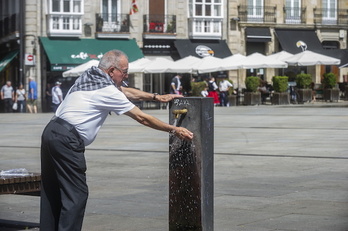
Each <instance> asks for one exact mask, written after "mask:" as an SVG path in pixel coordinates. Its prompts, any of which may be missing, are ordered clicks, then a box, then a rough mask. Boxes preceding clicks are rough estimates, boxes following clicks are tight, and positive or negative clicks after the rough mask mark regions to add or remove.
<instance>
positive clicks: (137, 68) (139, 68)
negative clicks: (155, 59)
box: [128, 58, 151, 73]
mask: <svg viewBox="0 0 348 231" xmlns="http://www.w3.org/2000/svg"><path fill="white" fill-rule="evenodd" d="M150 63H151V60H150V59H148V58H141V59H137V60H135V61H133V62H130V63H129V67H128V72H129V73H136V72H143V70H144V69H145V67H146V66H147V65H149V64H150Z"/></svg>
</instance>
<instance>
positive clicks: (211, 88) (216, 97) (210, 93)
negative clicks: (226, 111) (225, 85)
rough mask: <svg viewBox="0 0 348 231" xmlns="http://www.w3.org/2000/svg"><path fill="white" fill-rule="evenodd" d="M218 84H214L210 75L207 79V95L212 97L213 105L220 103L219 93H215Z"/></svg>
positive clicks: (213, 79)
mask: <svg viewBox="0 0 348 231" xmlns="http://www.w3.org/2000/svg"><path fill="white" fill-rule="evenodd" d="M217 90H218V86H217V85H216V82H215V78H214V77H211V78H210V79H209V81H208V97H212V98H214V106H218V105H220V100H219V95H218V93H217Z"/></svg>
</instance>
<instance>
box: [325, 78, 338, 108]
mask: <svg viewBox="0 0 348 231" xmlns="http://www.w3.org/2000/svg"><path fill="white" fill-rule="evenodd" d="M322 84H323V87H324V90H323V98H324V100H325V101H328V100H329V101H331V102H333V101H337V102H338V100H339V96H340V90H339V89H338V88H336V84H337V76H336V75H335V74H334V73H332V72H330V73H325V74H324V78H323V81H322Z"/></svg>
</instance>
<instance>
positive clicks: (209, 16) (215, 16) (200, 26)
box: [189, 0, 223, 36]
mask: <svg viewBox="0 0 348 231" xmlns="http://www.w3.org/2000/svg"><path fill="white" fill-rule="evenodd" d="M222 6H223V0H190V1H189V9H190V11H189V12H190V23H191V27H190V28H191V30H192V31H190V33H191V34H193V35H202V36H206V35H207V36H209V35H212V36H221V34H222V19H223V13H222V9H223V7H222Z"/></svg>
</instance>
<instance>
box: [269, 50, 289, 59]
mask: <svg viewBox="0 0 348 231" xmlns="http://www.w3.org/2000/svg"><path fill="white" fill-rule="evenodd" d="M292 56H294V55H293V54H291V53H289V52H287V51H280V52H277V53H274V54H271V55H269V56H267V57H271V58H274V59H278V60H280V61H283V62H285V60H287V59H289V58H290V57H292Z"/></svg>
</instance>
